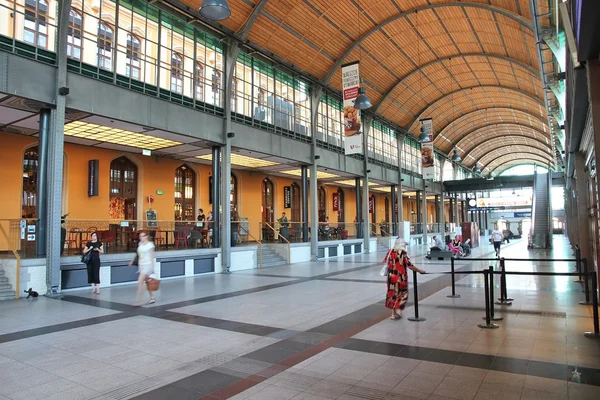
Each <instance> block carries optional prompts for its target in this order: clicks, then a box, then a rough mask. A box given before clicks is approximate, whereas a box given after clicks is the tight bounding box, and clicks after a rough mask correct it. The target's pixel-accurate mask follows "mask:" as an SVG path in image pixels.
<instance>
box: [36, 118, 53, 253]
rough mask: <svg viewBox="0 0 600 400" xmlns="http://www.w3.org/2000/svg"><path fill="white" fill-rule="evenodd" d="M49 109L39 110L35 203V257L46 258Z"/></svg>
mask: <svg viewBox="0 0 600 400" xmlns="http://www.w3.org/2000/svg"><path fill="white" fill-rule="evenodd" d="M50 115H51V110H50V109H48V108H43V109H41V110H40V123H39V133H38V136H39V145H38V176H37V193H36V194H37V204H36V206H37V207H36V218H37V227H36V236H37V239H36V242H35V248H36V254H37V258H46V236H47V235H46V233H47V227H48V225H47V224H48V214H47V212H48V197H47V196H48V170H47V168H48V139H49V138H48V136H50Z"/></svg>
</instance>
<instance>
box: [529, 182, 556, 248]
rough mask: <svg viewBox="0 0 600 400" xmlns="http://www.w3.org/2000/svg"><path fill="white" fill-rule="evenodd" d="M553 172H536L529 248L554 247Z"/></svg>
mask: <svg viewBox="0 0 600 400" xmlns="http://www.w3.org/2000/svg"><path fill="white" fill-rule="evenodd" d="M550 177H551V173H546V174H540V173H537V172H536V173H535V174H534V179H533V210H532V221H531V236H530V238H529V248H538V249H549V248H551V247H552V245H551V243H552V240H551V239H552V236H551V229H552V226H551V225H550V221H551V220H552V215H551V211H550V210H551V209H552V206H551V203H550V201H551V200H550V188H551V186H550V182H549V179H551V178H550Z"/></svg>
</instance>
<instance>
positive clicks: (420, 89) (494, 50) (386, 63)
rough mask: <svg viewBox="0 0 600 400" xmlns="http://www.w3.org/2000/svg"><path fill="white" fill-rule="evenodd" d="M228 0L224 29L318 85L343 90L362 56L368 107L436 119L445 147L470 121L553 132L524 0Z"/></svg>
mask: <svg viewBox="0 0 600 400" xmlns="http://www.w3.org/2000/svg"><path fill="white" fill-rule="evenodd" d="M182 1H183V2H184V3H185V4H187V5H188V6H190V7H191V8H194V9H198V7H199V6H200V3H201V0H182ZM228 2H229V5H230V7H231V10H232V16H231V17H230V18H229V19H227V20H225V21H222V22H221V23H222V25H223V26H224V27H225V28H227V29H229V30H230V31H233V32H237V33H238V37H241V38H242V39H244V40H245V39H247V40H248V41H249V42H251V43H252V44H253V45H254V46H255V47H258V48H260V49H263V50H266V51H267V52H270V53H272V54H274V55H276V56H277V57H279V58H280V59H283V60H285V61H286V62H288V63H290V64H292V65H294V66H295V67H297V68H299V69H301V70H303V71H305V72H306V73H308V74H310V75H312V76H313V77H314V78H316V79H317V80H318V81H320V82H321V83H322V84H323V85H330V86H332V87H333V88H336V89H338V90H341V69H340V66H341V65H342V64H343V63H346V62H351V61H355V60H359V61H360V63H361V67H360V71H361V77H362V78H363V81H364V82H363V86H365V87H366V89H367V95H368V96H369V98H370V100H371V102H372V103H373V104H374V106H375V107H374V108H373V109H372V110H371V111H375V112H376V113H378V114H380V115H381V116H383V117H384V118H387V119H388V120H390V121H392V122H394V123H396V124H397V125H399V126H401V127H403V128H405V129H407V130H409V132H411V133H413V134H418V121H419V119H422V118H427V117H431V118H433V121H434V133H436V134H437V137H438V138H436V142H435V145H436V147H438V148H439V149H440V150H442V151H444V152H448V151H449V150H450V149H451V148H452V147H453V146H454V145H456V144H457V143H459V142H461V139H462V138H463V136H464V135H466V133H463V132H466V130H469V128H467V127H469V126H472V127H473V128H472V129H481V128H486V127H489V129H485V130H481V131H480V134H481V135H484V136H485V135H489V137H490V138H493V137H497V136H498V135H500V133H499V131H498V130H497V129H496V128H495V127H499V128H498V129H504V130H502V132H504V131H505V128H500V126H501V125H499V124H500V121H502V122H504V123H506V122H510V123H514V124H519V125H522V126H524V127H525V126H528V127H529V128H530V132H533V131H534V130H535V132H537V133H535V134H534V135H535V136H536V140H534V141H532V143H534V142H535V143H539V142H540V141H541V140H542V138H541V137H538V136H539V134H542V135H543V134H547V135H548V138H549V136H550V134H549V129H548V126H547V123H546V122H545V121H547V110H546V104H545V101H544V88H543V85H542V81H541V79H540V71H539V68H540V67H539V65H540V64H539V61H538V55H537V54H538V53H537V50H536V43H535V39H534V34H533V31H532V21H531V12H530V5H529V0H466V1H455V0H454V1H453V0H435V1H432V0H361V1H358V0H353V1H348V0H329V1H325V0H316V1H299V0H228ZM540 22H541V23H542V25H544V24H546V25H548V24H550V21H549V19H546V18H542V19H541V20H540ZM544 57H546V55H544ZM550 57H551V55H550ZM544 61H547V60H544ZM550 67H551V65H549V64H543V68H544V69H545V70H547V69H548V68H550ZM551 103H552V101H551ZM482 110H486V111H485V115H486V117H485V118H484V119H482V118H481V114H480V113H479V111H482ZM507 110H512V113H513V115H512V116H509V115H508V114H509V113H510V111H508V112H507ZM537 121H539V122H537ZM461 127H462V128H461ZM463 128H464V129H465V131H463V132H461V129H463ZM472 129H471V130H472ZM442 132H443V134H442V135H441V136H440V133H442ZM522 133H523V134H524V135H525V134H526V133H525V132H522ZM444 138H445V140H444ZM537 139H539V140H537ZM521 147H526V146H521ZM548 149H549V150H551V145H549V146H548Z"/></svg>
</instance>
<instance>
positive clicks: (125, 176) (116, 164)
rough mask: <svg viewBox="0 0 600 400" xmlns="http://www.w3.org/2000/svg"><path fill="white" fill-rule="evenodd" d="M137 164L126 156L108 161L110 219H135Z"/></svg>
mask: <svg viewBox="0 0 600 400" xmlns="http://www.w3.org/2000/svg"><path fill="white" fill-rule="evenodd" d="M137 184H138V170H137V166H136V165H135V164H134V163H133V162H132V161H131V160H130V159H128V158H127V157H119V158H117V159H115V160H113V161H112V162H111V163H110V204H109V218H110V219H126V220H135V219H137Z"/></svg>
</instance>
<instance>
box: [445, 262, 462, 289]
mask: <svg viewBox="0 0 600 400" xmlns="http://www.w3.org/2000/svg"><path fill="white" fill-rule="evenodd" d="M450 272H451V275H452V294H451V295H450V296H446V297H450V298H454V299H456V298H459V297H460V294H456V280H455V278H454V257H451V258H450Z"/></svg>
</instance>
